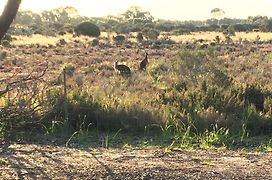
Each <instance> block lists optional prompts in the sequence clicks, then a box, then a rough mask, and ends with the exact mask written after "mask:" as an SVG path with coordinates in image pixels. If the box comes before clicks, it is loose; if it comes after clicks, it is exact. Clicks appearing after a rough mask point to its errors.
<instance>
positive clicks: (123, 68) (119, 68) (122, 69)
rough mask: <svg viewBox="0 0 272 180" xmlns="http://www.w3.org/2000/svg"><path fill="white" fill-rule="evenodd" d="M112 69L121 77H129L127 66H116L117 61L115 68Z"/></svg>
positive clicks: (116, 63) (129, 71) (129, 72)
mask: <svg viewBox="0 0 272 180" xmlns="http://www.w3.org/2000/svg"><path fill="white" fill-rule="evenodd" d="M114 69H115V70H116V71H119V73H120V74H121V75H122V76H129V75H131V70H130V68H129V67H128V66H126V65H123V64H120V65H118V61H116V62H115V66H114Z"/></svg>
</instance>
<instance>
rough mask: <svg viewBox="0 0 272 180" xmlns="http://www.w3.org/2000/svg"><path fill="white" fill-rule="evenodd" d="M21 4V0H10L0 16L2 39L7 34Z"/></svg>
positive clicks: (0, 34) (0, 35) (0, 37)
mask: <svg viewBox="0 0 272 180" xmlns="http://www.w3.org/2000/svg"><path fill="white" fill-rule="evenodd" d="M20 4H21V0H8V2H7V4H6V6H5V8H4V11H3V13H2V15H1V16H0V39H2V38H3V37H4V35H5V34H6V32H7V30H8V28H9V26H10V24H11V23H12V21H13V19H14V18H15V16H16V14H17V12H18V9H19V6H20Z"/></svg>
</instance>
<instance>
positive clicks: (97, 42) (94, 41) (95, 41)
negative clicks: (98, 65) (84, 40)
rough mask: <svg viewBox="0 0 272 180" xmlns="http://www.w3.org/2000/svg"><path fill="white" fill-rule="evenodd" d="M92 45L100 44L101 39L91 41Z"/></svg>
mask: <svg viewBox="0 0 272 180" xmlns="http://www.w3.org/2000/svg"><path fill="white" fill-rule="evenodd" d="M91 45H92V46H98V45H99V39H93V40H92V42H91Z"/></svg>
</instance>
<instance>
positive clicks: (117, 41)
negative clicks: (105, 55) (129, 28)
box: [113, 35, 126, 45]
mask: <svg viewBox="0 0 272 180" xmlns="http://www.w3.org/2000/svg"><path fill="white" fill-rule="evenodd" d="M125 39H126V38H125V36H123V35H117V36H115V37H113V40H114V42H115V44H117V45H122V44H123V43H124V42H125Z"/></svg>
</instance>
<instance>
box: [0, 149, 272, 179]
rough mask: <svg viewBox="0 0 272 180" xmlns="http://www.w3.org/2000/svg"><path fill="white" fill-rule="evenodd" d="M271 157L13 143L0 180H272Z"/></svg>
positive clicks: (1, 162)
mask: <svg viewBox="0 0 272 180" xmlns="http://www.w3.org/2000/svg"><path fill="white" fill-rule="evenodd" d="M271 169H272V153H253V152H251V153H248V152H247V153H245V152H244V151H230V150H220V151H203V150H196V151H186V150H183V151H171V152H167V153H166V152H165V151H164V150H163V149H159V148H145V149H133V148H123V149H102V148H101V149H100V148H96V149H76V148H67V147H61V146H53V145H37V144H11V145H2V147H1V149H0V179H272V171H271Z"/></svg>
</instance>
